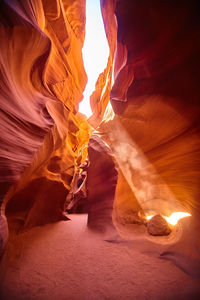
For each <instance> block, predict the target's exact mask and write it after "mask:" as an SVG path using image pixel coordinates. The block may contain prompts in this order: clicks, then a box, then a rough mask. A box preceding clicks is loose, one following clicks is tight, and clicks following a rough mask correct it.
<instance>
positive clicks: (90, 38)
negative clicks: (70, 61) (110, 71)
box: [79, 0, 109, 117]
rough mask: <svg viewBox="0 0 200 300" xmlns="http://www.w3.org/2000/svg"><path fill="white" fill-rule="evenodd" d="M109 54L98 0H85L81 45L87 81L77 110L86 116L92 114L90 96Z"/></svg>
mask: <svg viewBox="0 0 200 300" xmlns="http://www.w3.org/2000/svg"><path fill="white" fill-rule="evenodd" d="M108 56H109V47H108V42H107V39H106V34H105V29H104V24H103V19H102V15H101V8H100V0H86V36H85V42H84V46H83V61H84V66H85V70H86V73H87V76H88V83H87V85H86V88H85V91H84V93H83V95H84V99H83V100H82V101H81V103H80V104H79V111H80V112H81V113H83V114H85V115H86V116H87V117H90V116H91V115H92V111H91V107H90V96H91V94H92V92H93V91H94V89H95V83H96V81H97V78H98V76H99V74H100V73H101V72H103V71H104V69H105V67H106V65H107V61H108Z"/></svg>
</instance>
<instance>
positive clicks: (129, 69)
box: [101, 0, 200, 214]
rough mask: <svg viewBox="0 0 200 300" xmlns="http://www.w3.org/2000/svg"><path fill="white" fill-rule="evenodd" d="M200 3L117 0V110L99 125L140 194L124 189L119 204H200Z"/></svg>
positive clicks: (189, 207)
mask: <svg viewBox="0 0 200 300" xmlns="http://www.w3.org/2000/svg"><path fill="white" fill-rule="evenodd" d="M104 2H109V1H104ZM198 11H199V5H198V3H197V2H196V1H190V2H188V1H181V3H180V2H179V1H146V2H144V1H131V0H126V1H123V0H118V1H116V8H115V14H116V18H117V28H118V30H117V47H116V57H115V67H114V70H115V72H114V76H115V82H114V85H113V87H112V90H111V93H110V97H111V102H112V106H113V109H114V111H115V114H116V115H115V118H114V120H113V121H110V122H109V123H107V124H102V126H101V129H102V131H103V133H104V136H105V132H106V133H107V137H106V140H107V142H108V143H109V144H110V146H111V148H112V150H113V152H114V153H115V156H116V160H117V161H118V164H119V166H121V170H122V172H123V174H124V176H125V178H126V180H127V182H128V184H129V186H130V188H131V190H132V192H133V194H134V196H132V204H131V203H130V201H127V202H126V203H127V206H126V205H125V204H124V200H123V199H124V197H123V193H121V196H122V197H121V200H119V199H118V200H116V201H117V202H116V203H118V205H117V207H118V208H119V209H120V207H121V206H123V210H124V209H125V206H126V210H127V212H128V211H130V210H131V209H132V207H135V206H137V205H136V201H137V204H138V205H140V206H141V207H142V208H143V210H145V212H147V213H156V212H160V213H164V214H170V212H172V211H181V210H186V211H189V212H192V214H196V213H197V214H199V212H200V204H199V203H200V202H199V192H200V191H199V188H200V185H199V176H200V171H199V170H200V169H199V164H200V138H199V133H200V132H199V128H200V127H199V125H200V121H199V120H200V118H199V117H200V109H199V104H200V102H199V94H200V85H199V83H198V81H199V76H200V61H199V53H200V52H199V50H200V39H199V34H200V21H199V16H198ZM117 190H118V192H119V188H117ZM135 198H136V199H135ZM134 203H135V204H134Z"/></svg>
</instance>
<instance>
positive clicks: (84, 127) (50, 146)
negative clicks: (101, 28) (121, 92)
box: [0, 0, 91, 245]
mask: <svg viewBox="0 0 200 300" xmlns="http://www.w3.org/2000/svg"><path fill="white" fill-rule="evenodd" d="M84 35H85V1H76V0H75V1H74V0H72V1H69V0H67V1H45V0H44V1H42V0H41V1H38V0H37V1H35V0H30V1H1V3H0V40H1V47H0V72H1V73H0V87H1V96H0V114H1V117H0V119H1V135H0V145H1V147H0V197H1V198H0V200H1V202H2V201H3V199H4V201H3V205H2V206H1V220H2V226H1V229H2V236H3V238H1V242H2V243H3V245H4V244H5V243H4V241H5V240H6V239H7V230H6V223H5V217H4V213H5V210H6V215H7V218H8V221H9V224H11V223H12V222H14V223H15V224H16V223H17V224H18V226H17V227H21V226H22V227H23V226H26V227H32V226H34V225H42V224H45V223H47V222H52V221H58V220H60V219H63V218H64V216H63V207H64V202H65V198H66V195H67V193H68V191H69V189H70V184H71V180H72V178H73V174H74V169H75V167H76V165H77V164H79V163H80V162H81V161H82V160H83V161H84V159H85V158H86V156H87V148H86V146H85V145H87V142H88V140H89V137H90V131H91V128H90V125H89V124H88V123H87V121H86V117H85V116H83V115H81V114H79V113H78V104H79V102H80V101H81V99H82V98H83V96H82V93H83V90H84V88H85V85H86V82H87V75H86V73H85V70H84V67H83V60H82V46H83V42H84ZM9 188H10V190H9ZM8 190H9V192H8V193H7V195H6V197H5V194H6V192H7V191H8ZM7 204H8V205H7ZM15 226H16V225H15Z"/></svg>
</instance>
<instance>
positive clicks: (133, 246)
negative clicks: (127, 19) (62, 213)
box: [1, 215, 200, 300]
mask: <svg viewBox="0 0 200 300" xmlns="http://www.w3.org/2000/svg"><path fill="white" fill-rule="evenodd" d="M70 218H71V220H70V221H61V222H58V223H55V224H49V225H46V226H43V227H35V228H33V229H31V230H29V231H27V232H23V233H21V234H19V235H18V236H17V237H16V238H15V239H13V240H12V241H11V242H10V244H9V246H8V251H7V255H5V257H4V261H3V267H2V270H1V272H2V273H1V281H2V283H1V297H2V299H4V300H8V299H9V300H11V299H16V300H18V299H20V300H21V299H23V300H29V299H31V300H35V299H36V300H52V299H57V300H64V299H67V300H68V299H69V300H71V299H81V300H85V299H87V300H93V299H95V300H96V299H97V300H98V299H99V300H100V299H107V300H111V299H113V300H118V299H120V300H121V299H122V300H124V299H127V300H128V299H138V300H139V299H141V300H143V299H148V300H150V299H152V300H155V299H173V300H174V299H191V300H192V299H198V296H199V295H200V280H199V279H193V278H191V277H189V276H188V275H187V274H186V273H184V272H183V271H182V270H181V269H180V268H178V267H177V266H176V265H174V264H173V263H172V262H171V261H168V260H164V259H160V258H159V257H158V256H156V254H155V252H156V251H153V250H152V249H153V247H152V249H151V250H152V251H148V243H149V242H153V240H152V239H153V237H152V238H150V239H149V238H148V237H147V235H146V233H145V234H144V232H143V230H142V229H141V230H139V231H140V232H139V231H137V234H135V233H134V230H133V231H132V238H130V239H129V241H126V240H124V241H117V242H107V241H105V238H106V237H105V236H102V235H101V234H96V233H94V232H92V231H91V230H90V229H88V228H87V215H71V216H70ZM122 231H123V230H122ZM124 235H126V238H127V237H128V235H130V230H126V231H124ZM129 237H130V236H129ZM172 238H173V235H172V237H171V239H172ZM147 239H148V242H147ZM155 241H156V243H154V242H153V243H154V245H155V247H154V248H155V250H156V247H158V243H157V240H156V238H155ZM160 241H161V243H165V242H162V241H164V239H161V240H160ZM168 242H169V241H168ZM10 253H14V254H13V255H11V256H10ZM199 299H200V297H199Z"/></svg>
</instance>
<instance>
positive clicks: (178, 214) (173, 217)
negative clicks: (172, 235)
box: [146, 212, 191, 226]
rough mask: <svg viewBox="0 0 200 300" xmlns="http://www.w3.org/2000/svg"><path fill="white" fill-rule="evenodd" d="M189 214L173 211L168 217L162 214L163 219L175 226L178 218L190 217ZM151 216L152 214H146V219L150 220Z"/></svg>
mask: <svg viewBox="0 0 200 300" xmlns="http://www.w3.org/2000/svg"><path fill="white" fill-rule="evenodd" d="M190 216H191V214H189V213H187V212H174V213H172V214H171V215H170V216H169V217H166V216H163V218H165V220H166V221H167V222H168V223H169V224H171V225H173V226H175V225H176V224H177V223H178V221H179V220H181V219H183V218H186V217H190ZM152 217H153V215H151V216H147V217H146V219H147V220H150V219H151V218H152Z"/></svg>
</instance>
